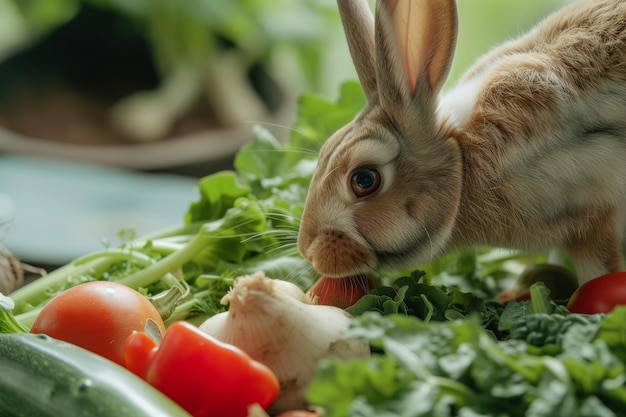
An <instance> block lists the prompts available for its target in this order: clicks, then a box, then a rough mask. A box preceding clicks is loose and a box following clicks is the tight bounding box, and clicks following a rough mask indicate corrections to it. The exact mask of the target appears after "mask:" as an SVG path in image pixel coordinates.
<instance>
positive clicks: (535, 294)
mask: <svg viewBox="0 0 626 417" xmlns="http://www.w3.org/2000/svg"><path fill="white" fill-rule="evenodd" d="M530 303H531V307H532V311H533V313H535V314H550V313H552V312H553V310H554V307H553V305H552V302H551V301H550V290H549V289H548V287H546V286H545V284H544V283H543V282H536V283H534V284H533V285H532V286H531V287H530Z"/></svg>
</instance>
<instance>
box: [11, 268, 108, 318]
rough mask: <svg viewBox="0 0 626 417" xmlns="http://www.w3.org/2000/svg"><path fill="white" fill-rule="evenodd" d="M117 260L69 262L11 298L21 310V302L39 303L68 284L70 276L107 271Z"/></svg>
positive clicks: (15, 292) (13, 293)
mask: <svg viewBox="0 0 626 417" xmlns="http://www.w3.org/2000/svg"><path fill="white" fill-rule="evenodd" d="M114 261H115V260H114V259H112V258H99V259H93V260H91V261H89V262H86V263H79V261H76V262H72V263H69V264H67V265H65V266H62V267H61V268H59V269H56V270H54V271H52V272H51V273H49V274H48V275H45V276H43V277H41V278H38V279H36V280H35V281H33V282H31V283H29V284H28V285H25V286H23V287H21V288H18V289H17V290H15V291H13V292H12V293H11V298H12V299H13V300H14V301H15V303H16V304H17V308H18V310H19V308H20V305H21V304H30V305H37V304H40V303H41V302H43V301H45V300H46V299H48V298H50V296H49V294H50V292H56V291H57V290H58V289H59V288H61V287H62V286H64V285H67V284H68V281H69V277H72V276H74V277H80V276H82V275H86V274H89V275H99V274H103V273H104V272H106V271H107V270H108V269H109V268H110V266H111V264H112V263H113V262H114Z"/></svg>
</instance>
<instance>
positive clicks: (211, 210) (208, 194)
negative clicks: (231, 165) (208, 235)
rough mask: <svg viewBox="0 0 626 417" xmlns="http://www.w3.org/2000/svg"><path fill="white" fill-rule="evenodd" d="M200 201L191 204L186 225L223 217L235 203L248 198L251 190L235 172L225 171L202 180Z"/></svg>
mask: <svg viewBox="0 0 626 417" xmlns="http://www.w3.org/2000/svg"><path fill="white" fill-rule="evenodd" d="M198 188H199V191H200V201H197V202H194V203H191V205H190V207H189V210H188V212H187V214H186V215H185V222H186V223H193V222H197V221H210V220H216V219H219V218H221V217H223V216H224V215H225V214H226V211H228V209H230V208H231V207H233V205H234V203H235V201H236V200H237V199H238V198H240V197H244V196H247V195H248V194H249V193H250V188H249V187H248V186H246V185H242V184H241V183H240V182H239V181H238V180H237V176H236V174H235V173H234V172H231V171H223V172H218V173H215V174H213V175H209V176H207V177H204V178H202V179H201V180H200V183H199V185H198Z"/></svg>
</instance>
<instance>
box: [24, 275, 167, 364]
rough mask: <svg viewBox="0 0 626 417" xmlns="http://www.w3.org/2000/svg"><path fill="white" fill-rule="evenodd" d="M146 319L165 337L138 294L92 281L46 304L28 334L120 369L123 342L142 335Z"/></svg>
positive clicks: (153, 313) (148, 304)
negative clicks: (42, 336) (60, 342)
mask: <svg viewBox="0 0 626 417" xmlns="http://www.w3.org/2000/svg"><path fill="white" fill-rule="evenodd" d="M149 319H151V320H153V321H154V322H155V323H156V325H157V326H158V328H159V329H160V331H161V334H163V333H165V324H164V323H163V319H161V316H160V315H159V312H158V311H157V309H156V308H155V307H154V306H153V305H152V303H151V302H150V301H149V300H148V299H147V298H146V297H144V296H143V295H141V294H140V293H139V292H138V291H136V290H134V289H132V288H130V287H127V286H125V285H122V284H119V283H116V282H108V281H93V282H87V283H84V284H79V285H77V286H75V287H72V288H70V289H68V290H66V291H64V292H62V293H60V294H59V295H57V296H56V297H54V298H53V299H52V300H50V302H48V304H46V305H45V306H44V308H43V309H42V310H41V312H40V313H39V315H38V316H37V318H36V319H35V322H34V323H33V326H32V328H31V330H30V331H31V333H44V334H47V335H48V336H50V337H53V338H55V339H60V340H64V341H66V342H70V343H73V344H75V345H78V346H80V347H83V348H85V349H87V350H90V351H92V352H95V353H97V354H99V355H101V356H104V357H105V358H107V359H110V360H112V361H113V362H116V363H118V364H120V365H122V366H123V365H124V344H125V343H126V339H127V338H128V336H129V335H130V334H131V333H133V331H141V332H143V331H144V330H145V327H146V322H147V321H148V320H149Z"/></svg>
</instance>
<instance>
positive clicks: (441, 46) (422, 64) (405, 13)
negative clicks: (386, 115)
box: [376, 0, 458, 112]
mask: <svg viewBox="0 0 626 417" xmlns="http://www.w3.org/2000/svg"><path fill="white" fill-rule="evenodd" d="M457 31H458V16H457V9H456V2H455V0H378V2H377V7H376V61H377V66H376V71H377V80H378V89H379V94H380V96H381V101H382V104H383V107H385V104H386V103H387V104H390V105H397V104H399V103H398V99H399V98H400V97H402V98H403V99H402V100H401V101H402V102H403V104H404V105H406V104H407V103H406V100H404V99H411V98H413V97H415V96H419V95H423V94H426V95H428V96H429V97H422V98H420V97H417V100H418V101H419V100H424V99H428V98H432V97H434V96H436V95H437V94H438V93H439V90H440V89H441V87H442V86H443V84H444V82H445V81H446V78H447V77H448V73H449V71H450V67H451V65H452V59H453V56H454V49H455V46H456V38H457ZM407 94H408V96H407ZM383 96H385V97H383ZM410 101H411V100H410ZM389 110H391V111H392V112H393V110H399V109H389Z"/></svg>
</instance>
